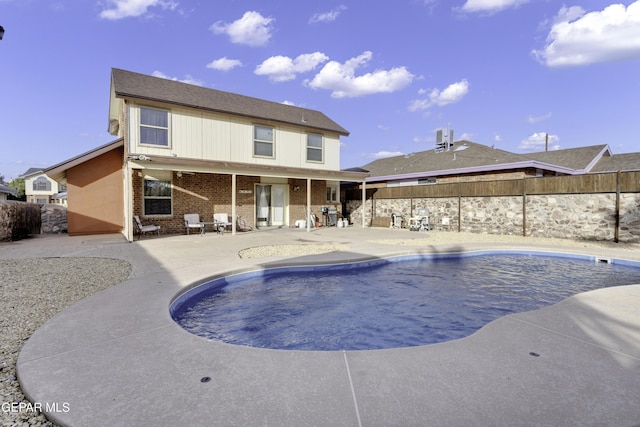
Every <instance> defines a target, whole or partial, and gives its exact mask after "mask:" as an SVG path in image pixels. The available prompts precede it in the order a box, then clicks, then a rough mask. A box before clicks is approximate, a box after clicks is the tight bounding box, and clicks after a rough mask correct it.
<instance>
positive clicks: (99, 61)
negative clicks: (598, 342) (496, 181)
mask: <svg viewBox="0 0 640 427" xmlns="http://www.w3.org/2000/svg"><path fill="white" fill-rule="evenodd" d="M566 1H567V2H566V3H563V2H557V1H553V0H448V1H445V0H393V1H387V0H380V1H375V2H373V1H371V0H354V1H347V0H335V1H334V0H317V1H310V0H307V1H300V0H270V1H268V2H267V1H263V0H226V1H222V0H193V1H191V0H0V26H2V27H4V29H5V34H4V38H3V39H2V40H0V175H3V176H4V177H5V181H7V182H9V181H11V179H14V178H18V177H19V176H20V175H21V174H23V173H24V172H25V171H27V170H28V169H29V168H47V167H49V166H53V165H55V164H57V163H59V162H62V161H64V160H67V159H69V158H72V157H74V156H77V155H79V154H82V153H85V152H87V151H90V150H92V149H94V148H96V147H99V146H101V145H103V144H106V143H108V142H111V141H113V140H114V139H115V137H114V136H112V135H110V134H109V133H108V132H107V125H108V107H109V89H110V86H109V85H110V76H111V74H110V73H111V69H112V68H122V69H125V70H129V71H135V72H139V73H143V74H148V75H155V76H159V77H163V78H167V79H172V80H178V81H183V82H187V83H192V84H197V85H200V86H203V87H208V88H213V89H218V90H222V91H227V92H233V93H238V94H242V95H247V96H252V97H256V98H262V99H266V100H270V101H274V102H282V103H288V104H291V105H296V106H299V107H304V108H310V109H314V110H319V111H322V112H323V113H325V114H326V115H327V116H329V117H330V118H331V119H333V120H334V121H335V122H337V123H338V124H339V125H341V126H342V127H344V128H345V129H347V130H348V131H349V132H350V135H349V136H348V137H342V138H341V168H350V167H357V166H363V165H366V164H367V163H369V162H371V161H373V160H376V159H378V158H381V157H387V156H392V155H401V154H408V153H412V152H417V151H423V150H428V149H431V148H433V146H434V144H435V138H436V130H437V129H447V128H449V129H452V130H453V131H454V140H460V139H467V140H470V141H473V142H477V143H480V144H485V145H488V146H494V147H496V148H500V149H503V150H507V151H511V152H514V153H528V152H536V151H544V150H545V140H546V137H547V135H548V141H549V145H548V146H549V149H566V148H575V147H583V146H590V145H599V144H608V145H609V147H610V148H611V150H612V152H613V153H614V154H622V153H629V152H640V0H637V1H628V0H627V1H624V2H621V3H614V2H613V1H606V0H605V1H596V0H566Z"/></svg>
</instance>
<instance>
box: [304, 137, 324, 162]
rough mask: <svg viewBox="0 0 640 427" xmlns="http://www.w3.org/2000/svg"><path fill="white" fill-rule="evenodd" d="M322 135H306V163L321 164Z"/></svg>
mask: <svg viewBox="0 0 640 427" xmlns="http://www.w3.org/2000/svg"><path fill="white" fill-rule="evenodd" d="M322 148H323V147H322V135H318V134H315V133H308V134H307V162H318V163H322V160H323V149H322Z"/></svg>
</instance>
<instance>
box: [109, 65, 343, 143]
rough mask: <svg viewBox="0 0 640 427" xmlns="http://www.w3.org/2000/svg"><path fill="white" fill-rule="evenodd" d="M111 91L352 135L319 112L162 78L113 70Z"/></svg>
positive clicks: (126, 95) (139, 97)
mask: <svg viewBox="0 0 640 427" xmlns="http://www.w3.org/2000/svg"><path fill="white" fill-rule="evenodd" d="M111 83H112V85H111V86H112V91H113V92H114V94H115V96H116V97H118V98H128V99H137V100H147V101H156V102H161V103H166V104H172V105H179V106H183V107H188V108H195V109H201V110H207V111H213V112H218V113H224V114H233V115H238V116H243V117H246V118H250V119H256V120H269V121H275V122H279V123H286V124H290V125H295V126H299V127H304V128H311V129H316V130H320V131H328V132H333V133H337V134H339V135H344V136H348V135H349V132H348V131H347V130H346V129H344V128H343V127H342V126H340V125H338V124H337V123H336V122H334V121H333V120H331V119H330V118H329V117H327V116H326V115H324V114H323V113H321V112H320V111H316V110H309V109H306V108H300V107H295V106H291V105H286V104H282V103H278V102H272V101H266V100H263V99H258V98H252V97H249V96H244V95H238V94H234V93H230V92H223V91H220V90H216V89H209V88H205V87H201V86H196V85H192V84H187V83H181V82H177V81H174V80H168V79H164V78H160V77H153V76H147V75H144V74H139V73H134V72H131V71H126V70H121V69H117V68H114V69H113V70H112V74H111Z"/></svg>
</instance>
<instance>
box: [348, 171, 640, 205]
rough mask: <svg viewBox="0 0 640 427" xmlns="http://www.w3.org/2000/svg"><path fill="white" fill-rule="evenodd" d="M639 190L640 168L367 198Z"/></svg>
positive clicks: (375, 192) (389, 190)
mask: <svg viewBox="0 0 640 427" xmlns="http://www.w3.org/2000/svg"><path fill="white" fill-rule="evenodd" d="M637 192H640V172H618V173H603V174H590V175H574V176H555V177H545V178H524V179H511V180H498V181H479V182H457V183H449V184H432V185H417V186H405V187H386V188H377V189H371V190H368V191H367V198H368V199H369V198H373V199H411V198H422V197H435V198H438V197H458V196H461V197H496V196H522V195H545V194H549V195H550V194H596V193H637ZM361 196H362V195H361V193H360V190H351V191H348V192H347V194H346V199H347V200H357V199H360V198H361Z"/></svg>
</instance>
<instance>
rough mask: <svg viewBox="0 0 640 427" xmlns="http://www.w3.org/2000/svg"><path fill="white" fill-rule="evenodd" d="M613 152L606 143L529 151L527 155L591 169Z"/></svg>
mask: <svg viewBox="0 0 640 427" xmlns="http://www.w3.org/2000/svg"><path fill="white" fill-rule="evenodd" d="M605 154H608V155H610V154H611V153H610V152H609V147H608V146H607V145H606V144H601V145H592V146H590V147H578V148H567V149H564V150H552V151H543V152H541V153H529V154H526V156H527V157H528V158H530V159H533V160H538V161H540V162H544V163H550V164H554V165H559V166H564V167H567V168H570V169H574V170H579V171H589V170H590V169H591V167H593V166H594V165H595V163H596V162H597V161H598V160H600V158H601V157H602V156H603V155H605Z"/></svg>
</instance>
